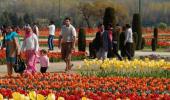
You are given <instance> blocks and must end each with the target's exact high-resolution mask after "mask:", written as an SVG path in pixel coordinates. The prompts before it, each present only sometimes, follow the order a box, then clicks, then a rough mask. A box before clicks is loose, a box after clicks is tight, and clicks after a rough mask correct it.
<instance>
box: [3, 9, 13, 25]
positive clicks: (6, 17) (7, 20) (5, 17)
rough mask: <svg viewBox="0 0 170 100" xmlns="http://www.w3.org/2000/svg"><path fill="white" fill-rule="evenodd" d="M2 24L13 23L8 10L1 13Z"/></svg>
mask: <svg viewBox="0 0 170 100" xmlns="http://www.w3.org/2000/svg"><path fill="white" fill-rule="evenodd" d="M1 25H11V20H10V16H9V13H8V12H6V11H5V12H3V13H2V15H1Z"/></svg>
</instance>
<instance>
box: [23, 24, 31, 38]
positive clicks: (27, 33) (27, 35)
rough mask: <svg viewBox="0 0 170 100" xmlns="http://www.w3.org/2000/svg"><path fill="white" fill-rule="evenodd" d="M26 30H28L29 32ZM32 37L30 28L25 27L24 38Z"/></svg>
mask: <svg viewBox="0 0 170 100" xmlns="http://www.w3.org/2000/svg"><path fill="white" fill-rule="evenodd" d="M27 30H30V31H29V32H28V31H27ZM31 35H32V28H31V27H30V25H27V26H25V38H29V37H30V36H31Z"/></svg>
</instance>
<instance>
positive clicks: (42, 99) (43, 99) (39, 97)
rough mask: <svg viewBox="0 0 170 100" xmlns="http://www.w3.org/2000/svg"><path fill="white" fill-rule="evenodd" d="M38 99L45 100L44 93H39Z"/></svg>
mask: <svg viewBox="0 0 170 100" xmlns="http://www.w3.org/2000/svg"><path fill="white" fill-rule="evenodd" d="M37 100H45V97H44V96H43V95H42V94H37Z"/></svg>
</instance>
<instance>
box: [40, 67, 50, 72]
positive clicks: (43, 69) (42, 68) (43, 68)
mask: <svg viewBox="0 0 170 100" xmlns="http://www.w3.org/2000/svg"><path fill="white" fill-rule="evenodd" d="M47 69H48V67H41V68H40V72H41V73H46V71H47Z"/></svg>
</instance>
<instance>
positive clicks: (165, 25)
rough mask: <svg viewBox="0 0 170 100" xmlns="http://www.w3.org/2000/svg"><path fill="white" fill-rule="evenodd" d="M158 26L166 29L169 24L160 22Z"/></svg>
mask: <svg viewBox="0 0 170 100" xmlns="http://www.w3.org/2000/svg"><path fill="white" fill-rule="evenodd" d="M158 27H159V28H160V29H162V30H165V29H166V28H167V27H168V25H167V24H166V23H163V22H161V23H159V24H158Z"/></svg>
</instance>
